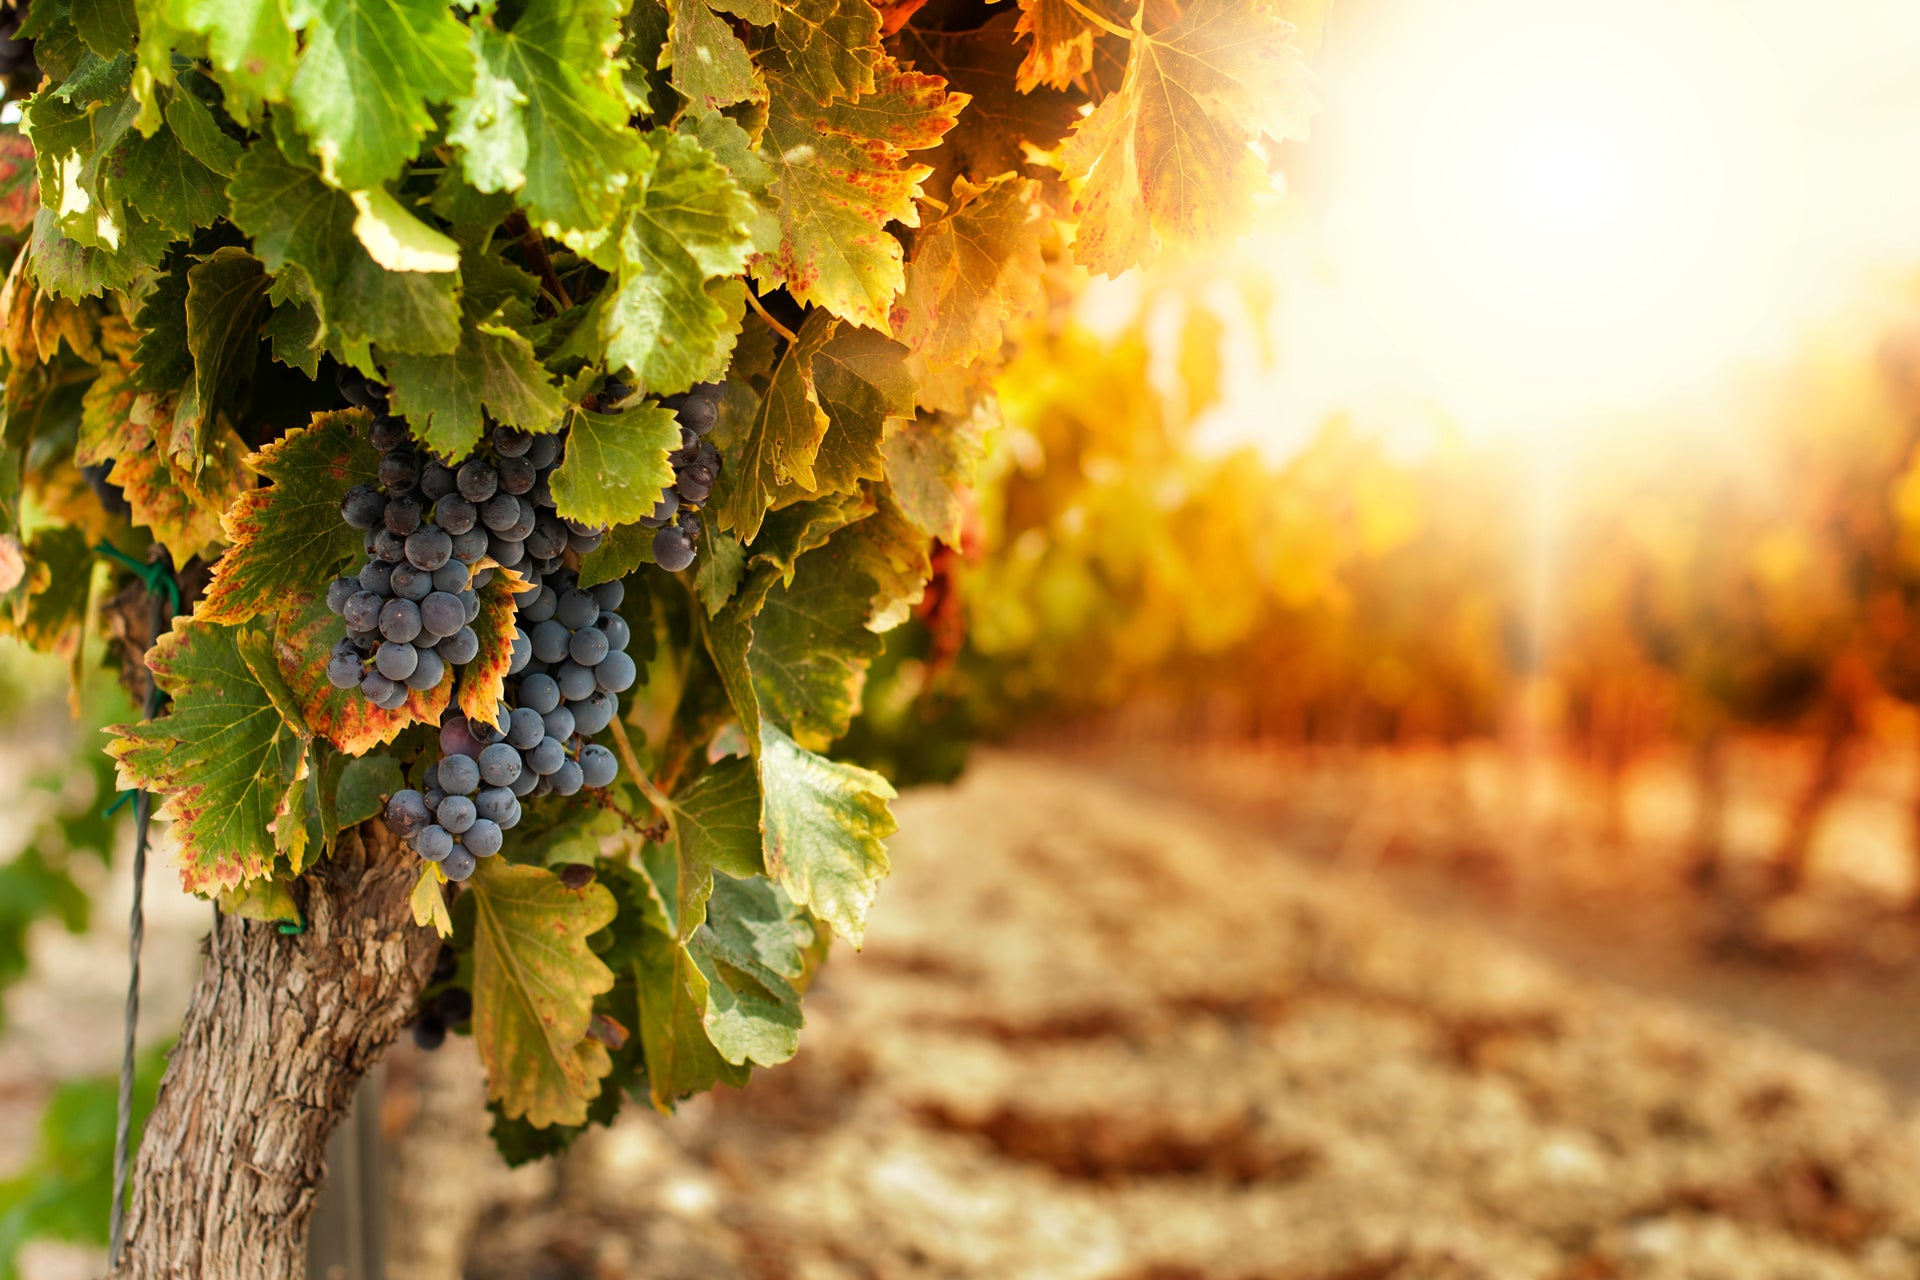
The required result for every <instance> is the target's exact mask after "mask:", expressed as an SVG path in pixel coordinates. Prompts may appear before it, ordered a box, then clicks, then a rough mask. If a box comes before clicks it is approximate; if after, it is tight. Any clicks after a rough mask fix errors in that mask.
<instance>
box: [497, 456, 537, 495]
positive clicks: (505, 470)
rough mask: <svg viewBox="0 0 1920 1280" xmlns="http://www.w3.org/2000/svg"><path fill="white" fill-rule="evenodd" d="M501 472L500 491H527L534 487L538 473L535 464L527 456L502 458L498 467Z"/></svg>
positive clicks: (517, 492)
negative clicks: (534, 467)
mask: <svg viewBox="0 0 1920 1280" xmlns="http://www.w3.org/2000/svg"><path fill="white" fill-rule="evenodd" d="M497 470H498V471H499V474H500V492H502V493H514V494H520V493H525V492H526V491H527V490H529V489H531V488H533V482H534V480H535V478H536V476H537V473H536V472H535V471H534V469H533V464H532V463H531V462H528V461H527V460H526V459H525V458H502V459H500V464H499V466H498V468H497Z"/></svg>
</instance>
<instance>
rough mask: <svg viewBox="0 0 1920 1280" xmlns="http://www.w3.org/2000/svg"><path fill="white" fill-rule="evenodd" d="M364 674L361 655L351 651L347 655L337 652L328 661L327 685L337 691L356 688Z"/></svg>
mask: <svg viewBox="0 0 1920 1280" xmlns="http://www.w3.org/2000/svg"><path fill="white" fill-rule="evenodd" d="M362 674H364V672H363V671H362V669H361V665H360V655H359V654H358V653H355V652H354V651H353V650H351V649H349V650H348V651H347V652H345V653H340V652H338V651H336V652H335V653H334V654H333V656H332V657H330V658H328V659H327V683H328V684H330V685H332V686H333V687H334V688H336V689H352V688H354V687H356V686H357V685H358V684H359V683H360V677H361V675H362Z"/></svg>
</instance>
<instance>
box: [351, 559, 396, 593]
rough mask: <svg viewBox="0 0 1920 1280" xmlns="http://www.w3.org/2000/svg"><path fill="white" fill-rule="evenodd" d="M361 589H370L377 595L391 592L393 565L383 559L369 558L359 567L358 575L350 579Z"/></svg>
mask: <svg viewBox="0 0 1920 1280" xmlns="http://www.w3.org/2000/svg"><path fill="white" fill-rule="evenodd" d="M352 581H354V582H356V583H358V584H359V587H360V589H361V590H362V591H371V592H373V594H375V595H377V596H390V595H392V594H393V566H392V565H390V564H388V563H387V562H386V561H385V560H369V561H367V563H366V564H365V565H364V566H363V567H362V568H361V570H360V576H359V577H358V578H355V579H352Z"/></svg>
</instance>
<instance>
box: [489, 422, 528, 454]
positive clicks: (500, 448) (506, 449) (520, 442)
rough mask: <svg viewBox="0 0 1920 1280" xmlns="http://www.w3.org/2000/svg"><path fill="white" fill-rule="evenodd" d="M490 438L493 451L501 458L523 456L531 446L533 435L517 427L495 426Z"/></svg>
mask: <svg viewBox="0 0 1920 1280" xmlns="http://www.w3.org/2000/svg"><path fill="white" fill-rule="evenodd" d="M490 439H491V440H492V442H493V451H494V452H495V453H497V454H499V455H500V456H501V457H503V458H523V457H525V456H526V454H527V450H528V449H531V448H532V447H533V437H532V436H531V435H529V434H528V433H527V432H525V431H522V430H520V429H519V428H518V427H495V428H494V429H493V435H492V436H491V437H490Z"/></svg>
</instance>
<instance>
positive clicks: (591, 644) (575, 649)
mask: <svg viewBox="0 0 1920 1280" xmlns="http://www.w3.org/2000/svg"><path fill="white" fill-rule="evenodd" d="M611 648H612V646H611V645H609V644H608V643H607V633H606V632H604V631H602V630H601V629H600V628H598V627H591V626H589V627H582V628H580V629H579V630H578V631H576V632H574V633H573V638H572V639H570V640H568V641H567V656H568V657H570V658H572V659H573V660H574V661H575V662H577V663H579V664H580V665H581V666H583V667H597V666H599V665H600V662H601V660H602V659H603V658H605V657H606V656H607V652H608V650H609V649H611Z"/></svg>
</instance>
